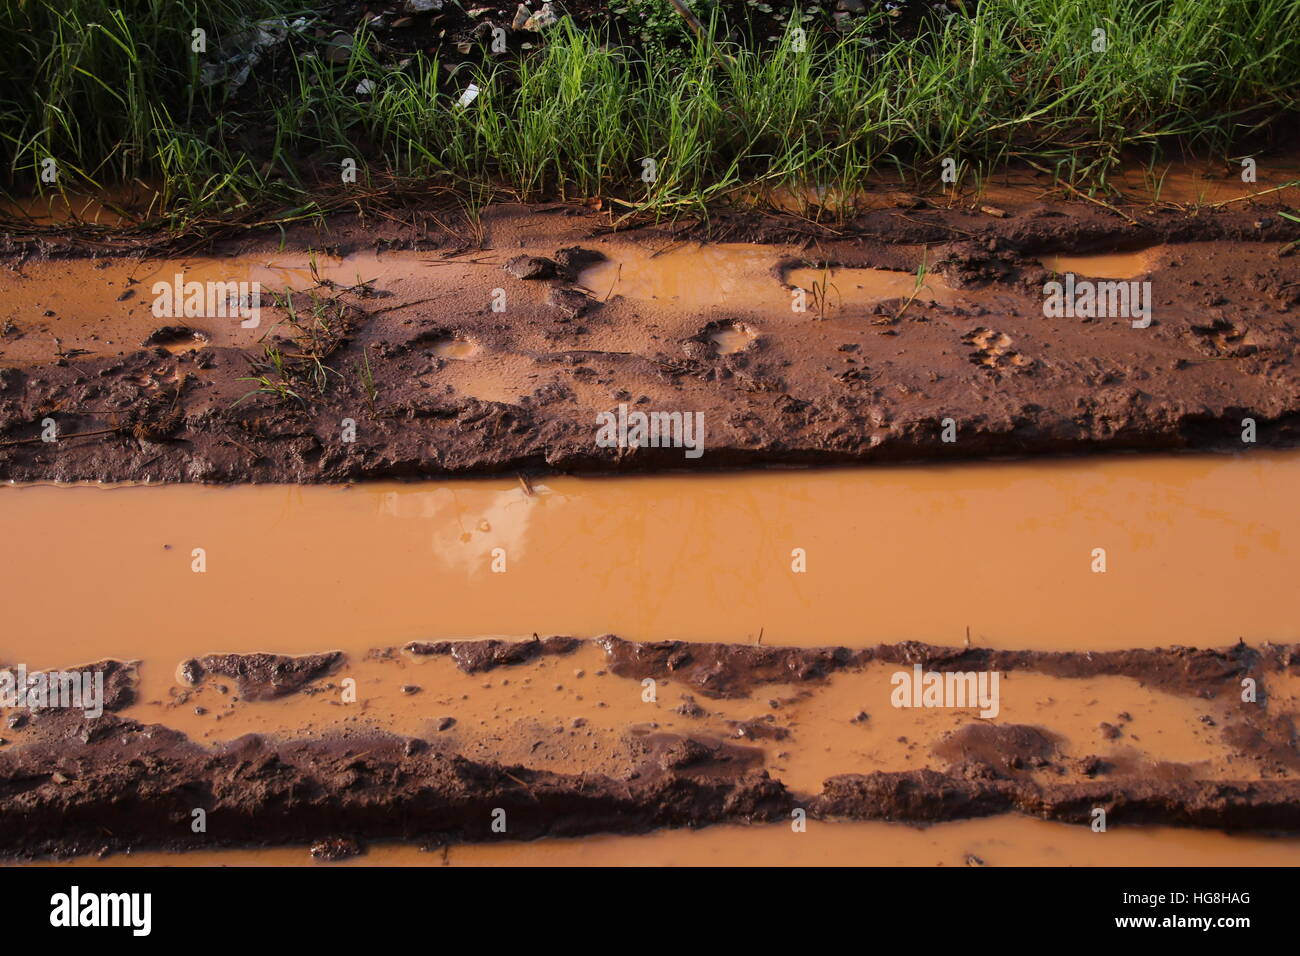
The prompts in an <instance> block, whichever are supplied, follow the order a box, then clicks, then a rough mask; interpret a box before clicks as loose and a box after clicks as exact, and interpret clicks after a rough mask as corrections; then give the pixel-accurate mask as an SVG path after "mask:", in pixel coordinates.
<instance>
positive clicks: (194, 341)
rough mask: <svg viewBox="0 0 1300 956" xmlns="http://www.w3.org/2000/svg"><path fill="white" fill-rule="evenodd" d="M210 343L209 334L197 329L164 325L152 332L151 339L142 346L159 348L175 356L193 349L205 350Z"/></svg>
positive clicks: (142, 343) (147, 339) (146, 340)
mask: <svg viewBox="0 0 1300 956" xmlns="http://www.w3.org/2000/svg"><path fill="white" fill-rule="evenodd" d="M208 342H209V339H208V336H207V334H206V333H204V332H200V331H198V330H197V329H191V328H190V327H188V326H185V325H164V326H163V327H162V328H159V329H154V330H153V331H152V332H150V333H149V337H148V338H146V339H145V340H144V341H143V342H141V343H140V345H141V346H142V347H143V348H148V347H149V346H158V347H160V348H164V349H166V350H167V351H168V352H171V353H172V354H173V355H179V354H180V353H181V352H188V351H189V350H191V349H201V348H204V347H205V346H206V345H207V344H208Z"/></svg>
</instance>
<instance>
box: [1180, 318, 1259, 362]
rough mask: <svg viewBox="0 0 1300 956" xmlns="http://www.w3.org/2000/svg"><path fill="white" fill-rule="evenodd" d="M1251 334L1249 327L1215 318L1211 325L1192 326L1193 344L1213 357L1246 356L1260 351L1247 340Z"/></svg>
mask: <svg viewBox="0 0 1300 956" xmlns="http://www.w3.org/2000/svg"><path fill="white" fill-rule="evenodd" d="M1249 334H1250V330H1249V329H1246V328H1244V327H1242V326H1240V325H1237V324H1236V323H1235V322H1230V321H1229V320H1227V319H1215V320H1214V321H1213V322H1211V323H1210V324H1209V325H1193V326H1192V345H1194V346H1195V347H1196V348H1197V350H1198V351H1200V352H1203V353H1205V354H1206V355H1209V356H1211V357H1213V358H1244V357H1245V356H1247V355H1254V354H1255V353H1256V352H1258V351H1259V349H1258V347H1256V346H1254V345H1251V344H1250V343H1249V342H1247V341H1246V339H1247V336H1248V335H1249Z"/></svg>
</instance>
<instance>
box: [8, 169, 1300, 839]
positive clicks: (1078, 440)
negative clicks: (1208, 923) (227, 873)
mask: <svg viewBox="0 0 1300 956" xmlns="http://www.w3.org/2000/svg"><path fill="white" fill-rule="evenodd" d="M1274 175H1279V176H1280V175H1281V173H1277V172H1276V171H1275V172H1274ZM1184 180H1185V181H1184ZM1286 182H1287V180H1285V179H1279V180H1278V181H1277V182H1272V181H1269V182H1265V183H1260V184H1258V185H1257V186H1256V187H1254V191H1255V192H1257V193H1259V195H1257V196H1253V197H1252V196H1251V195H1250V194H1249V193H1243V192H1242V190H1240V189H1238V188H1237V187H1236V186H1230V187H1229V186H1225V185H1224V184H1223V183H1222V182H1214V183H1211V186H1207V185H1206V184H1205V183H1204V182H1201V181H1197V180H1196V179H1195V178H1194V177H1191V178H1188V177H1183V178H1180V177H1179V176H1174V177H1173V178H1172V179H1171V180H1170V183H1169V184H1168V191H1167V192H1166V193H1165V196H1164V198H1163V199H1162V200H1161V201H1158V202H1157V201H1155V200H1154V199H1147V200H1145V201H1139V200H1138V199H1132V200H1131V201H1128V202H1125V203H1117V204H1114V205H1112V204H1108V203H1098V202H1088V201H1084V200H1083V199H1082V198H1080V199H1078V200H1077V201H1072V202H1064V203H1063V202H1060V201H1059V200H1056V199H1049V198H1047V197H1046V196H1045V193H1044V190H1043V188H1042V185H1041V184H1040V185H1038V186H1035V185H1034V184H1032V183H1030V184H1026V183H1020V184H1017V185H1014V186H1004V187H1000V188H990V189H989V190H988V191H987V192H986V194H985V195H983V196H982V197H981V198H980V201H979V202H976V203H971V202H969V201H967V202H962V203H955V202H951V201H949V202H945V201H943V199H942V197H939V196H934V195H931V196H928V197H927V196H921V195H916V194H910V193H906V192H903V191H899V190H880V191H878V192H877V193H875V194H873V195H871V196H870V197H869V199H870V201H865V202H861V203H860V205H859V208H858V209H857V211H856V213H855V214H854V215H853V216H851V217H849V218H848V220H847V221H846V222H844V223H841V224H838V225H836V226H835V227H834V228H831V227H829V226H827V225H824V224H819V223H818V222H816V221H814V220H813V218H809V217H808V216H807V215H794V214H792V213H789V212H786V213H777V214H773V213H771V212H770V211H768V212H764V213H761V214H760V213H759V212H758V211H756V210H754V209H752V208H747V207H744V206H735V207H731V208H728V209H720V210H719V211H718V212H717V214H716V215H715V216H713V217H711V218H710V220H709V221H708V223H707V224H704V223H696V224H690V223H677V224H674V225H671V226H669V225H663V224H661V225H646V226H641V227H639V228H631V229H618V230H615V229H613V228H611V225H610V217H609V216H608V215H605V214H601V213H598V212H596V211H594V210H591V209H587V208H583V207H578V206H570V205H558V204H557V205H533V206H500V207H493V208H490V209H489V210H487V212H486V213H485V214H484V216H483V217H482V219H481V221H479V222H478V223H477V224H458V223H449V222H447V221H445V220H444V219H442V218H439V216H438V215H436V214H435V213H434V212H432V211H424V212H420V211H414V212H411V211H408V212H407V213H406V214H405V218H399V217H390V218H388V219H379V220H367V221H359V220H358V219H356V218H355V217H351V218H345V217H341V216H340V217H336V218H334V219H332V220H330V222H329V223H328V224H327V226H326V227H325V228H323V229H313V230H308V229H306V228H298V229H292V230H288V231H287V232H286V234H285V236H284V237H283V238H282V239H280V238H276V239H271V238H267V237H261V238H246V239H244V240H240V241H234V240H230V239H227V240H224V241H221V242H218V243H216V244H213V245H211V246H208V247H205V248H203V249H200V250H179V251H178V250H177V249H175V248H170V249H169V248H164V247H162V246H151V247H136V248H134V249H132V248H129V246H128V244H125V243H117V244H114V243H108V244H105V245H102V246H100V247H99V248H94V249H92V248H91V247H90V246H88V245H86V244H85V243H84V242H80V241H78V240H73V239H67V240H65V241H63V240H61V241H49V240H48V239H39V238H36V237H32V236H27V237H24V236H17V235H15V236H11V237H9V239H8V240H7V243H6V245H5V247H4V250H3V253H4V260H3V264H2V265H3V267H2V268H0V291H3V292H4V293H5V295H4V296H3V297H2V298H3V304H2V305H0V478H3V479H7V480H8V481H9V483H10V484H11V485H13V487H4V488H2V489H0V520H2V521H3V524H4V527H5V528H6V531H7V534H8V538H9V540H10V541H11V542H12V543H13V544H14V546H13V547H11V548H9V549H6V550H5V551H4V552H3V553H0V579H3V580H4V581H5V596H6V607H7V620H8V622H9V624H10V627H9V629H8V631H7V637H6V638H5V639H4V641H2V642H0V665H2V666H0V674H21V675H23V677H22V678H21V679H22V680H23V681H26V680H27V679H28V678H30V677H32V675H37V681H38V683H40V682H41V681H46V677H48V681H46V683H47V684H48V688H47V689H48V693H49V694H53V693H55V692H54V690H53V689H52V688H54V687H56V686H57V684H58V680H62V679H65V680H66V681H67V686H68V687H73V688H87V693H90V691H89V688H97V690H96V695H92V696H91V698H90V699H89V701H88V702H87V701H86V700H79V701H78V703H77V704H76V706H72V705H69V704H68V702H67V701H62V702H55V703H53V704H52V703H50V699H49V698H41V699H36V700H35V701H33V699H32V698H31V697H30V695H29V697H28V699H26V700H25V701H24V700H21V699H19V700H14V701H10V700H8V698H4V699H0V710H2V711H3V714H2V715H0V719H2V720H3V725H2V726H0V736H2V737H3V742H2V743H0V823H2V824H3V826H0V854H3V855H4V856H6V857H7V858H10V859H14V860H27V861H30V860H37V859H44V858H48V857H60V858H62V857H74V858H79V859H84V858H86V857H88V856H90V855H110V858H112V857H111V855H114V854H119V855H120V854H124V853H131V854H141V855H140V856H138V859H139V860H140V861H141V862H147V863H162V862H166V861H169V860H173V859H175V857H174V856H171V855H161V856H159V855H151V854H153V853H154V851H165V852H166V853H168V854H175V853H189V854H193V857H190V859H192V860H193V861H194V862H202V863H220V862H234V863H238V862H248V861H249V860H252V861H255V862H292V863H304V862H308V861H309V860H311V859H316V860H318V861H343V860H349V859H360V860H365V859H367V858H366V857H365V856H363V855H362V854H364V853H365V851H366V850H367V849H368V848H370V847H372V846H373V847H374V854H373V861H377V862H382V861H391V862H402V863H411V862H419V863H439V862H452V863H476V862H481V863H485V864H491V863H494V862H517V863H527V862H534V861H537V862H555V861H556V860H564V861H574V862H587V863H611V862H621V861H622V860H623V858H624V857H625V856H626V855H627V854H629V853H634V854H645V856H646V859H647V860H649V861H656V862H694V863H702V862H770V861H771V860H772V858H773V854H775V853H777V850H776V849H775V848H776V847H777V846H778V845H780V844H782V843H783V841H784V839H785V837H787V836H789V835H790V834H793V833H804V834H807V835H811V834H816V836H815V837H813V838H810V839H808V840H807V841H805V842H803V843H799V844H797V847H798V849H793V848H792V847H783V848H782V849H781V851H780V854H781V855H780V860H781V862H831V861H840V862H877V863H882V864H884V863H890V862H898V861H899V860H902V859H906V860H908V861H910V862H919V861H925V862H933V863H936V864H941V865H979V864H981V863H985V862H992V863H995V864H996V863H1003V862H1036V863H1039V862H1096V861H1097V857H1096V855H1095V851H1094V850H1093V849H1091V848H1085V847H1084V846H1083V844H1081V843H1080V842H1079V837H1080V836H1081V835H1083V834H1087V835H1089V836H1091V835H1092V834H1093V833H1094V832H1110V830H1113V831H1115V832H1118V833H1122V834H1124V835H1123V836H1122V837H1121V838H1120V841H1122V845H1123V846H1124V847H1128V848H1131V849H1132V852H1134V853H1137V852H1142V853H1145V854H1146V855H1147V856H1148V857H1149V858H1150V859H1151V861H1152V862H1162V863H1171V864H1174V863H1180V862H1189V861H1212V860H1214V859H1215V858H1216V854H1222V853H1231V854H1232V855H1233V856H1234V857H1235V858H1237V859H1239V861H1240V862H1245V863H1258V864H1264V863H1277V862H1285V863H1291V862H1294V861H1295V860H1296V859H1297V858H1296V857H1295V841H1294V834H1295V833H1297V832H1300V789H1298V787H1300V784H1297V782H1296V779H1297V778H1296V776H1295V775H1296V773H1297V772H1298V771H1300V749H1298V748H1297V744H1296V731H1295V723H1296V720H1297V717H1298V715H1300V643H1298V642H1300V633H1298V632H1297V627H1296V624H1295V622H1294V620H1293V615H1292V613H1291V608H1292V607H1293V605H1294V601H1293V600H1292V598H1293V597H1294V585H1293V583H1292V579H1293V577H1294V575H1293V573H1292V572H1293V571H1294V568H1295V567H1296V560H1297V555H1296V554H1295V551H1296V548H1297V547H1300V544H1298V542H1300V528H1297V527H1296V522H1297V520H1300V519H1297V518H1296V517H1295V516H1294V509H1293V508H1291V507H1290V502H1291V500H1292V499H1293V498H1294V494H1295V491H1296V489H1297V487H1300V457H1297V455H1298V454H1300V453H1298V452H1296V451H1295V450H1294V448H1293V447H1292V446H1294V445H1295V444H1296V438H1297V436H1298V435H1300V431H1298V430H1297V428H1298V426H1300V380H1298V379H1297V368H1296V364H1295V363H1296V358H1295V353H1296V344H1297V332H1296V330H1295V324H1294V321H1293V319H1292V314H1293V310H1294V309H1295V308H1296V306H1297V304H1300V265H1297V262H1298V261H1300V260H1298V259H1297V258H1296V257H1295V256H1294V255H1292V254H1291V249H1292V239H1293V232H1294V230H1293V229H1291V227H1290V225H1289V224H1288V222H1287V220H1285V218H1284V217H1282V216H1281V215H1280V213H1281V212H1282V211H1284V210H1285V209H1286V208H1287V207H1286V203H1287V202H1289V201H1290V197H1291V192H1294V190H1293V189H1292V190H1291V191H1288V188H1287V187H1285V183H1286ZM1211 187H1213V188H1211ZM1180 190H1181V191H1182V192H1180ZM777 198H779V197H777ZM860 198H861V197H860ZM768 200H769V201H772V200H773V197H768ZM801 201H802V202H804V204H803V205H802V206H800V207H798V208H801V209H802V210H803V212H804V213H807V211H808V210H807V205H806V201H804V200H801ZM778 205H779V203H778ZM652 413H654V414H656V415H659V416H662V417H659V418H652V417H651V416H652ZM638 416H642V417H641V418H640V419H638ZM647 421H653V422H654V423H655V429H656V430H655V431H653V432H651V431H649V430H647V431H645V432H642V433H638V429H639V428H640V427H641V425H640V424H639V423H644V422H647ZM661 426H662V430H660V427H661ZM661 439H662V440H661ZM1172 450H1182V451H1197V452H1216V453H1218V454H1188V455H1180V456H1176V457H1175V456H1164V457H1158V456H1156V455H1154V454H1151V453H1153V452H1162V451H1163V452H1167V451H1172ZM1099 451H1110V452H1117V451H1141V452H1146V453H1148V454H1143V455H1125V456H1118V455H1112V456H1109V457H1105V458H1089V459H1083V458H1078V457H1073V458H1069V459H1064V460H1053V461H1044V460H1031V461H1020V462H988V461H980V460H979V459H987V458H997V457H1020V456H1024V457H1028V456H1040V457H1041V456H1047V455H1058V454H1067V455H1076V454H1081V453H1090V452H1099ZM1225 453H1231V454H1225ZM782 465H802V466H811V465H853V466H862V465H872V466H874V467H870V468H864V467H851V468H841V469H820V468H819V469H797V470H796V469H790V468H783V469H779V470H778V469H775V468H770V467H769V468H768V470H764V471H761V472H756V473H743V474H742V473H729V474H728V473H722V472H720V471H719V470H718V469H728V468H735V467H741V466H782ZM885 465H888V466H889V467H884V466H885ZM633 472H657V473H660V474H655V475H638V476H636V477H630V476H627V475H628V473H633ZM687 472H697V473H694V474H688V473H687ZM566 473H573V474H566ZM620 473H621V474H622V475H624V476H623V477H615V475H618V474H620ZM595 474H599V475H602V476H605V475H609V476H610V477H599V478H598V477H594V476H593V475H595ZM453 478H454V479H456V480H452V479H453ZM469 478H474V479H478V480H475V481H469V480H460V479H469ZM392 479H407V481H406V482H404V483H398V482H396V481H392ZM415 479H420V480H418V481H417V480H415ZM66 483H72V486H71V487H67V486H62V485H65V484H66ZM81 483H94V484H98V485H107V486H109V487H88V486H86V484H81ZM254 483H270V484H269V486H266V487H251V486H250V485H252V484H254ZM116 484H120V485H121V486H120V487H113V485H116ZM159 484H161V485H164V487H157V485H159ZM146 485H149V486H151V487H145V486H146ZM214 485H232V486H234V487H214ZM313 485H327V486H330V487H310V486H313ZM339 485H341V486H342V487H338V486H339ZM41 675H46V676H41ZM49 675H56V676H49ZM83 681H84V683H83ZM96 681H98V682H100V683H98V684H96V683H95V682H96ZM24 686H26V685H24ZM10 689H12V687H11V688H10ZM3 690H5V687H3V686H0V691H3ZM1098 813H1100V814H1101V819H1102V820H1103V821H1104V828H1103V831H1097V821H1098ZM199 818H201V819H202V820H203V821H204V826H203V827H201V828H197V827H196V826H195V824H194V821H195V820H196V819H199ZM932 824H933V825H935V827H934V829H932V830H927V831H919V830H915V829H912V828H913V827H915V826H921V825H924V826H929V825H932ZM702 827H708V828H709V829H708V830H704V831H701V832H695V831H697V830H699V828H702ZM1106 828H1109V830H1108V829H1106ZM1219 831H1223V832H1219ZM836 834H840V835H843V838H844V842H843V843H840V837H839V836H836ZM774 835H775V836H774ZM534 840H536V841H538V842H537V843H533V844H527V843H521V841H534ZM1120 841H1117V842H1116V843H1115V844H1113V845H1112V846H1113V847H1118V846H1120V845H1121V842H1120ZM867 843H875V844H876V845H877V849H876V850H875V851H873V853H874V855H871V854H867V851H866V850H864V849H863V847H864V845H865V844H867ZM832 844H834V845H835V849H834V850H832V849H829V847H830V846H831V845H832ZM252 847H278V848H285V849H284V850H283V853H281V851H280V850H275V851H268V852H266V854H265V855H258V854H261V852H262V851H260V850H259V851H250V850H249V848H252ZM524 847H527V848H524ZM425 851H433V852H432V853H426V852H425ZM249 852H253V853H254V854H255V855H254V856H252V857H248V856H241V855H240V854H241V853H249ZM1111 852H1115V851H1114V850H1112V851H1111ZM864 856H865V857H868V858H864ZM186 858H187V857H182V859H186Z"/></svg>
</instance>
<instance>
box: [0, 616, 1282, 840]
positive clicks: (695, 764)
mask: <svg viewBox="0 0 1300 956" xmlns="http://www.w3.org/2000/svg"><path fill="white" fill-rule="evenodd" d="M527 647H534V648H536V650H534V651H532V652H528V651H526V650H522V649H521V648H527ZM629 662H635V663H634V664H629ZM917 665H919V667H918V668H917V669H918V670H919V669H934V670H938V671H942V672H945V673H946V672H955V671H958V670H963V669H966V670H977V669H982V668H987V669H990V670H991V669H1005V670H1003V672H1002V674H1001V677H1002V678H1003V681H1004V683H1003V684H1002V690H1001V693H1000V696H999V699H998V700H997V707H996V708H995V710H996V712H995V713H992V714H989V713H988V712H986V711H983V710H980V706H981V705H980V704H977V703H969V702H968V703H967V704H966V705H962V706H956V707H937V708H926V709H919V710H918V709H912V708H910V707H908V706H901V707H900V706H899V705H898V703H897V702H896V698H895V697H894V696H893V691H892V689H891V688H893V687H894V686H895V685H896V683H897V676H896V675H898V674H899V673H900V669H907V670H910V669H911V667H913V666H917ZM96 666H98V667H101V668H104V666H105V665H103V664H101V665H96ZM202 666H203V671H204V673H203V674H201V675H200V674H198V673H196V667H195V662H194V661H193V660H192V659H188V660H186V661H184V662H181V663H180V665H179V666H177V665H176V664H174V663H173V664H170V665H169V663H168V662H166V661H165V660H147V661H142V662H137V663H135V664H134V665H132V666H131V667H120V666H118V667H112V668H108V669H109V670H110V672H111V673H112V675H113V678H112V683H113V686H114V688H115V690H114V692H113V693H112V694H111V695H109V696H108V700H107V703H106V707H105V709H106V711H108V712H107V713H105V714H104V715H102V716H100V717H93V718H92V717H87V716H84V715H83V714H82V713H80V712H79V711H76V710H72V709H56V708H45V709H38V710H35V711H33V712H31V713H30V714H23V715H21V719H18V720H14V719H12V718H13V717H14V714H15V713H18V712H11V713H10V714H9V715H8V719H7V720H6V727H7V728H8V729H7V730H6V735H7V736H8V738H9V739H8V740H7V741H6V745H5V746H4V748H3V750H0V819H3V821H4V822H5V824H6V825H5V826H4V827H3V828H0V832H3V833H5V834H8V837H6V838H5V839H4V840H3V842H2V843H0V850H3V852H4V853H6V854H8V855H13V856H17V857H26V856H33V855H36V856H39V855H44V854H56V855H67V854H84V853H102V852H114V851H123V850H127V849H149V848H159V849H171V850H177V849H187V848H194V849H212V848H214V847H222V846H240V845H275V844H279V845H282V844H303V845H306V844H311V843H315V842H318V841H329V840H339V839H341V840H346V841H353V842H356V843H357V844H358V845H359V846H363V845H364V844H365V843H367V842H369V841H380V842H382V841H393V840H400V841H405V842H414V843H417V844H420V845H426V846H429V845H433V846H440V845H445V844H449V843H450V844H456V843H463V842H469V843H475V842H483V841H488V842H491V841H495V840H499V839H506V838H509V839H514V840H518V839H524V840H529V839H535V838H537V837H541V836H547V837H563V836H578V835H586V834H598V833H640V832H646V831H650V830H654V829H659V828H664V827H669V828H674V827H692V828H693V827H700V826H705V825H711V824H716V823H727V822H730V823H737V822H743V823H759V822H771V823H775V822H778V821H782V820H785V821H789V820H791V819H797V818H799V816H800V815H806V816H808V817H810V818H811V819H813V820H817V821H836V820H888V821H901V822H908V823H930V822H937V821H944V820H960V819H970V818H979V817H986V816H994V815H1001V814H1006V813H1020V814H1025V815H1029V816H1033V817H1037V818H1041V819H1048V820H1056V821H1060V822H1065V823H1071V824H1076V825H1088V824H1090V823H1091V822H1092V821H1093V819H1094V817H1095V811H1096V810H1097V809H1098V808H1100V809H1102V810H1103V811H1104V812H1105V814H1106V819H1107V821H1108V826H1111V827H1116V828H1122V827H1131V826H1142V825H1147V824H1160V825H1169V824H1174V825H1178V826H1190V827H1207V828H1214V829H1226V830H1234V831H1238V830H1243V829H1244V830H1255V831H1261V830H1264V831H1269V830H1281V831H1295V830H1300V815H1298V814H1300V791H1297V783H1296V781H1295V779H1294V778H1293V774H1294V773H1295V771H1296V770H1297V769H1300V756H1297V751H1296V749H1295V743H1294V722H1295V718H1296V714H1297V713H1298V712H1300V649H1298V648H1297V646H1296V645H1290V646H1279V645H1264V646H1254V647H1252V646H1247V645H1238V646H1235V647H1230V648H1223V649H1219V650H1200V651H1194V650H1188V649H1178V648H1174V649H1166V650H1160V649H1152V650H1134V651H1128V652H1120V653H1111V654H1096V655H1084V654H1075V653H1071V652H1020V653H1017V654H1013V655H1005V654H999V653H996V652H986V653H983V654H979V653H975V654H972V652H970V651H969V650H967V649H965V648H934V647H927V646H917V645H895V646H882V647H878V648H864V649H858V650H852V649H844V648H838V649H837V648H816V649H798V648H761V647H753V646H742V645H671V644H650V645H637V644H635V643H631V642H624V641H621V640H619V639H617V638H614V637H608V638H604V639H601V640H599V641H595V642H580V641H574V640H571V639H558V640H557V639H554V638H552V639H542V638H538V639H537V640H527V641H522V642H513V643H509V642H496V643H494V644H491V645H486V646H483V647H481V648H474V647H471V646H469V645H462V644H456V643H451V644H441V643H435V644H416V645H413V646H411V647H409V648H407V649H405V650H402V649H397V648H391V649H372V650H371V651H369V652H366V653H364V654H359V653H358V654H346V655H340V654H335V653H331V654H327V655H315V656H311V657H307V658H297V659H293V658H288V659H286V658H278V659H273V658H270V657H268V656H266V655H221V656H219V657H215V658H214V657H208V658H205V659H204V664H203V665H202ZM701 673H706V674H710V675H716V674H732V675H739V676H737V677H736V679H734V680H732V681H730V682H727V683H720V682H719V680H717V679H712V678H702V677H701ZM232 674H233V675H235V677H234V678H233V679H232V678H229V677H227V676H225V675H232ZM286 674H288V675H294V674H315V675H317V676H316V677H315V678H314V679H313V680H309V681H307V682H305V683H301V684H297V685H295V687H294V689H292V690H286V685H285V681H284V680H283V679H281V681H280V684H279V692H278V693H275V694H271V693H268V692H266V687H267V686H268V685H269V684H274V683H275V681H276V678H277V676H278V675H286ZM250 675H251V677H252V680H251V681H247V682H240V679H241V678H249V677H250ZM259 677H260V678H261V679H260V680H259V679H258V678H259ZM647 678H648V682H647ZM1244 678H1249V679H1250V680H1251V681H1252V682H1253V683H1254V685H1255V686H1256V688H1257V694H1255V695H1252V699H1251V700H1249V701H1247V700H1244V699H1243V697H1244V695H1243V694H1242V693H1241V689H1242V687H1243V686H1245V685H1244V684H1243V679H1244ZM648 688H649V692H648ZM196 810H201V811H203V814H204V818H205V819H206V820H208V821H210V826H209V827H208V828H207V829H206V830H202V831H198V832H196V831H195V830H193V829H192V828H191V826H190V822H191V821H192V819H193V818H194V813H195V811H196ZM498 820H501V821H505V822H504V824H503V826H504V829H502V828H500V827H494V822H497V821H498ZM769 832H772V833H775V832H777V830H775V829H774V830H771V831H769Z"/></svg>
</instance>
